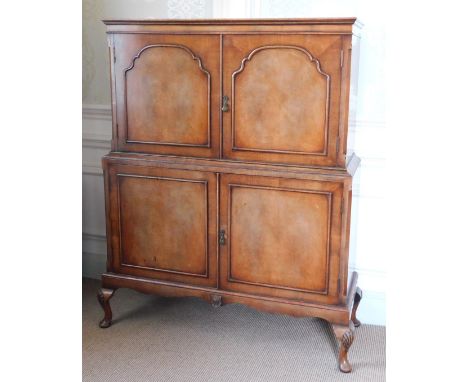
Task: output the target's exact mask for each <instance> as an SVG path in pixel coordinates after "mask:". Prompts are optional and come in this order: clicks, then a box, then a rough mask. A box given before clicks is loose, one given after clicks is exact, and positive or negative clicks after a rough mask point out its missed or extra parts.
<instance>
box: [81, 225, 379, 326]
mask: <svg viewBox="0 0 468 382" xmlns="http://www.w3.org/2000/svg"><path fill="white" fill-rule="evenodd" d="M106 258H107V246H106V237H105V236H104V235H99V234H98V235H96V234H89V233H83V262H82V267H83V276H84V277H87V278H91V279H100V278H101V274H102V273H104V272H105V271H106ZM352 270H356V271H357V272H358V273H361V274H360V280H361V281H362V282H363V283H364V284H362V283H359V285H360V286H361V288H362V289H363V299H362V301H361V304H360V305H359V314H358V316H359V319H360V320H361V322H363V323H364V324H371V325H385V316H386V313H385V311H386V308H385V305H386V304H385V293H384V292H382V291H375V290H368V289H366V284H368V283H369V282H368V281H366V279H369V278H372V277H378V278H380V277H382V275H381V272H374V271H372V270H362V271H360V270H359V269H352Z"/></svg>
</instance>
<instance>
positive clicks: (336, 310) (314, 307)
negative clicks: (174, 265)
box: [98, 272, 362, 373]
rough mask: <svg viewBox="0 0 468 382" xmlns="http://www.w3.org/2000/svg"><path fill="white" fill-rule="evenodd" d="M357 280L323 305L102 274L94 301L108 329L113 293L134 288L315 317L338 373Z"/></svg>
mask: <svg viewBox="0 0 468 382" xmlns="http://www.w3.org/2000/svg"><path fill="white" fill-rule="evenodd" d="M357 280H358V274H357V272H353V273H352V275H351V282H350V285H349V289H348V298H347V301H346V303H345V304H339V305H326V304H313V303H308V302H303V301H296V300H286V299H279V298H273V297H265V296H257V295H250V294H244V293H238V292H231V291H225V290H220V289H216V288H205V287H198V286H193V285H185V284H176V283H171V282H166V281H160V280H153V279H146V278H141V277H135V276H129V275H121V274H115V273H104V274H103V275H102V288H101V289H100V290H99V292H98V301H99V302H100V304H101V306H102V308H103V310H104V318H103V319H102V320H101V322H100V327H101V328H108V327H110V326H111V324H112V310H111V307H110V303H109V301H110V299H111V298H112V296H113V295H114V292H115V290H117V289H119V288H129V289H134V290H136V291H139V292H142V293H148V294H156V295H159V296H163V297H189V296H190V297H199V298H202V299H203V300H205V301H207V302H208V303H210V304H212V305H213V306H215V307H219V306H221V305H225V304H233V303H239V304H243V305H247V306H249V307H252V308H254V309H257V310H260V311H264V312H269V313H280V314H287V315H291V316H296V317H317V318H321V319H324V320H326V321H328V322H329V323H330V324H331V327H332V330H333V332H334V334H335V337H336V339H337V341H338V344H339V353H338V365H339V368H340V370H341V371H342V372H344V373H349V372H350V371H351V369H352V367H351V365H350V363H349V361H348V351H349V349H350V347H351V345H352V343H353V340H354V331H355V328H356V327H358V326H360V324H361V323H360V321H359V320H358V319H357V318H356V311H357V308H358V306H359V303H360V301H361V299H362V290H361V289H360V288H359V287H358V286H357Z"/></svg>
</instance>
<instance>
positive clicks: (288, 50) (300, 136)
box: [223, 34, 344, 166]
mask: <svg viewBox="0 0 468 382" xmlns="http://www.w3.org/2000/svg"><path fill="white" fill-rule="evenodd" d="M341 51H342V40H341V36H340V35H317V34H315V35H310V34H309V35H308V34H301V35H291V34H283V35H281V34H280V35H278V34H275V35H225V36H223V95H224V96H225V97H229V99H227V98H225V100H226V101H227V102H225V103H226V107H224V113H223V156H224V157H226V158H231V159H237V160H247V161H262V162H276V163H293V164H304V165H319V166H342V165H344V155H343V154H341V153H340V154H339V155H337V152H338V151H339V142H338V131H339V123H340V120H339V115H340V110H339V109H340V91H341V90H340V88H341V82H342V81H341V65H342V52H341ZM340 156H341V157H340Z"/></svg>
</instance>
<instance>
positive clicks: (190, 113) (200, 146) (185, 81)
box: [113, 35, 220, 157]
mask: <svg viewBox="0 0 468 382" xmlns="http://www.w3.org/2000/svg"><path fill="white" fill-rule="evenodd" d="M113 39H114V45H115V53H114V55H115V56H114V57H115V63H114V76H115V102H116V104H117V105H116V106H117V107H116V120H117V135H118V139H117V149H118V150H120V151H135V152H147V153H158V154H175V155H188V156H202V157H216V156H218V153H219V143H218V142H219V98H220V97H219V75H220V74H219V37H217V36H184V35H176V36H174V35H172V36H170V35H115V36H113Z"/></svg>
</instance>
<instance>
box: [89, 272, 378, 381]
mask: <svg viewBox="0 0 468 382" xmlns="http://www.w3.org/2000/svg"><path fill="white" fill-rule="evenodd" d="M98 287H99V282H98V281H97V280H90V279H84V280H83V380H84V381H93V382H101V381H106V382H108V381H112V382H120V381H122V382H124V381H125V382H134V381H158V382H159V381H161V382H172V381H177V382H185V381H190V382H192V381H193V382H198V381H203V382H211V381H213V382H214V381H216V382H229V381H236V382H254V381H255V382H257V381H259V382H260V381H261V382H274V381H281V382H302V381H308V382H310V381H348V382H351V381H370V382H378V381H384V380H385V328H384V327H381V326H370V325H362V326H361V327H359V328H357V329H356V336H355V340H354V344H353V346H352V347H351V349H350V352H349V360H350V362H351V364H352V365H353V368H354V370H353V371H352V372H351V374H342V373H340V372H339V370H338V367H337V361H336V357H337V352H338V348H337V343H336V341H335V338H334V336H333V333H332V331H331V329H330V327H329V325H328V324H327V323H326V322H325V321H322V320H318V319H310V318H300V319H298V318H293V317H289V316H283V315H272V314H267V313H261V312H257V311H255V310H252V309H250V308H247V307H244V306H241V305H237V304H234V305H226V306H223V307H221V308H218V309H215V308H212V307H211V305H209V304H207V303H206V302H204V301H202V300H199V299H196V298H181V299H175V298H160V297H156V296H149V295H144V294H140V293H138V292H135V291H131V290H126V289H119V290H118V291H117V292H116V293H115V294H114V297H113V298H112V300H111V305H112V307H113V313H114V323H113V325H112V326H111V327H110V328H108V329H100V328H99V326H98V322H99V320H100V319H101V318H102V311H101V307H100V306H99V304H98V302H97V300H96V291H97V289H98Z"/></svg>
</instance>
